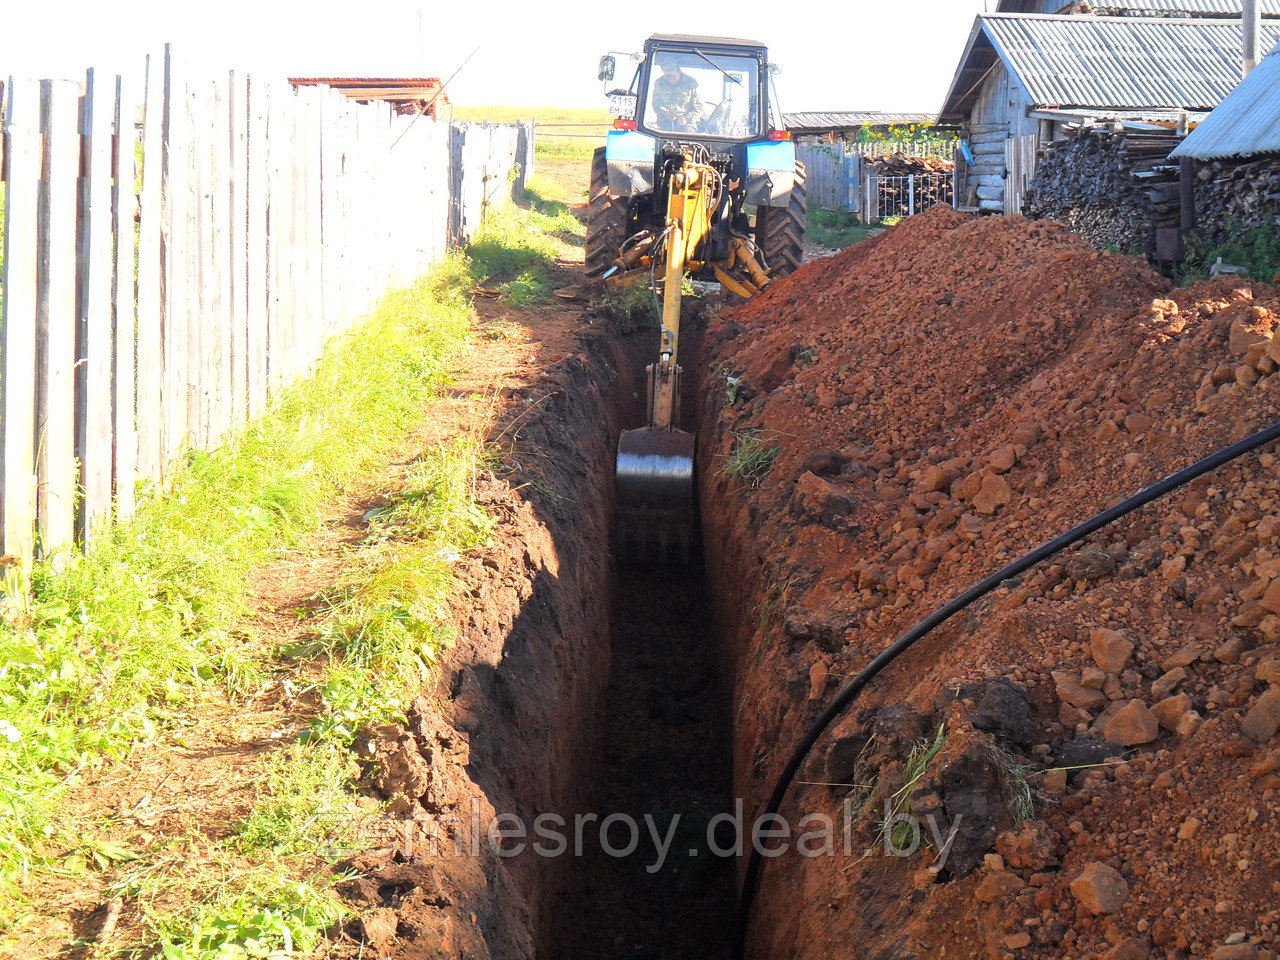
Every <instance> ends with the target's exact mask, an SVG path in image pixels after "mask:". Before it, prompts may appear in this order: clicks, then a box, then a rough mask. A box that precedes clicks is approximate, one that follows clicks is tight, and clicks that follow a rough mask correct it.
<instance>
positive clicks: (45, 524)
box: [36, 80, 80, 554]
mask: <svg viewBox="0 0 1280 960" xmlns="http://www.w3.org/2000/svg"><path fill="white" fill-rule="evenodd" d="M40 101H41V103H40V128H41V134H42V136H43V137H44V169H43V179H42V182H41V186H40V211H39V216H40V223H39V233H38V236H37V239H36V243H37V244H38V250H39V255H38V257H39V264H38V266H39V281H38V282H39V305H38V308H37V317H36V347H37V358H36V381H37V383H36V390H37V396H36V450H37V465H36V473H37V476H38V478H39V489H38V497H37V501H38V502H37V506H36V514H37V517H38V518H39V522H40V543H41V547H42V549H43V550H44V552H45V553H46V554H47V553H51V552H53V551H57V550H60V549H61V548H64V547H67V546H70V545H72V544H74V543H75V536H76V531H75V515H76V513H75V509H76V486H77V477H76V447H75V438H76V426H75V424H76V418H75V363H76V326H77V324H76V192H77V185H78V177H79V176H80V128H79V110H80V86H79V84H77V83H74V82H72V81H69V80H44V81H41V84H40Z"/></svg>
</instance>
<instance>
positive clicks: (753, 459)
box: [724, 430, 781, 489]
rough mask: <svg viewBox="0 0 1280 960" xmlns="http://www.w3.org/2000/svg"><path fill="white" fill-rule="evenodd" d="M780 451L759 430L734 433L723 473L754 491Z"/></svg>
mask: <svg viewBox="0 0 1280 960" xmlns="http://www.w3.org/2000/svg"><path fill="white" fill-rule="evenodd" d="M780 450H781V448H780V447H778V446H777V445H776V444H774V443H772V442H771V440H770V439H768V438H766V437H765V436H764V433H763V432H762V431H760V430H743V431H741V432H737V433H734V435H733V449H732V450H730V451H729V456H728V458H727V459H726V461H725V465H724V472H725V474H727V475H728V476H730V477H732V478H733V479H734V480H737V481H738V482H739V483H743V484H746V485H747V486H748V487H751V488H752V489H755V488H756V487H758V486H760V481H761V480H763V479H764V477H765V474H767V473H768V472H769V469H770V468H771V467H772V466H773V461H774V460H776V459H777V457H778V453H779V451H780Z"/></svg>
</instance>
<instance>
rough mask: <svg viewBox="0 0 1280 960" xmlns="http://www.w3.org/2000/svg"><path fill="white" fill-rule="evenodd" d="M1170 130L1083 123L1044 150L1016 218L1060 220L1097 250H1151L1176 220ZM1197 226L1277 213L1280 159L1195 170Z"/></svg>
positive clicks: (1175, 139) (1252, 221)
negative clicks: (1158, 231)
mask: <svg viewBox="0 0 1280 960" xmlns="http://www.w3.org/2000/svg"><path fill="white" fill-rule="evenodd" d="M1180 141H1181V138H1180V137H1179V136H1178V135H1177V134H1176V133H1174V132H1172V131H1164V130H1159V131H1146V130H1140V131H1139V130H1122V129H1120V128H1118V127H1116V126H1113V125H1111V124H1106V125H1093V124H1083V125H1080V126H1079V127H1076V128H1075V129H1074V130H1073V129H1071V128H1068V136H1067V138H1066V139H1064V140H1059V141H1056V142H1055V143H1054V144H1053V145H1052V146H1051V147H1049V148H1048V149H1047V150H1044V151H1042V153H1041V155H1040V158H1039V161H1038V162H1037V164H1036V172H1035V176H1034V177H1033V178H1032V180H1031V183H1030V185H1029V186H1028V187H1027V193H1026V196H1025V198H1024V199H1023V202H1022V212H1023V214H1024V215H1025V216H1027V217H1033V218H1034V217H1044V218H1047V219H1052V220H1058V221H1060V222H1062V223H1065V224H1066V225H1067V226H1069V227H1071V228H1072V229H1073V230H1075V231H1077V232H1078V233H1080V234H1081V235H1082V236H1084V237H1085V239H1087V240H1088V241H1089V242H1090V243H1092V244H1093V245H1094V246H1097V247H1099V248H1101V247H1106V246H1115V247H1119V248H1120V249H1122V250H1134V251H1139V250H1140V251H1142V252H1144V253H1147V254H1154V252H1155V236H1156V228H1158V227H1176V226H1178V225H1179V224H1180V223H1181V220H1182V205H1181V189H1180V183H1179V171H1178V162H1177V161H1176V160H1173V161H1171V160H1169V159H1168V157H1169V154H1170V153H1171V152H1172V151H1173V149H1174V147H1176V146H1177V145H1178V143H1179V142H1180ZM1195 204H1196V223H1197V226H1198V227H1199V228H1200V229H1202V230H1209V231H1220V230H1223V229H1225V228H1227V227H1228V226H1231V225H1235V224H1243V225H1244V226H1246V227H1248V226H1256V225H1258V224H1260V223H1266V222H1272V221H1273V220H1274V218H1275V217H1276V216H1278V215H1280V160H1277V159H1275V158H1271V159H1266V160H1257V161H1252V162H1247V163H1242V162H1239V161H1232V160H1219V161H1214V162H1212V163H1197V164H1196V184H1195Z"/></svg>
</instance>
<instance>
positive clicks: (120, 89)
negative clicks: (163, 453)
mask: <svg viewBox="0 0 1280 960" xmlns="http://www.w3.org/2000/svg"><path fill="white" fill-rule="evenodd" d="M137 120H138V104H137V100H136V99H135V95H134V92H133V86H132V84H131V83H130V81H129V79H128V78H127V77H123V76H121V77H116V109H115V130H116V148H115V154H114V158H113V162H112V171H111V172H112V181H113V183H112V187H111V211H112V218H111V233H112V241H113V247H114V249H113V251H112V255H113V256H114V258H115V276H114V278H113V283H112V291H111V293H112V322H113V328H112V340H113V345H114V353H113V357H112V371H111V374H112V385H111V401H112V402H111V441H112V458H113V465H114V469H113V477H114V490H115V514H116V516H117V517H118V518H123V517H127V516H129V515H130V514H132V513H133V507H134V484H135V482H136V480H137V456H138V437H137V433H136V425H135V423H134V405H135V398H134V391H135V389H136V385H137V382H138V374H137V367H136V365H135V364H136V362H137V352H136V351H137V330H138V328H137V290H136V288H135V286H134V283H135V280H134V271H135V269H136V263H137V260H136V258H137V253H138V247H137V234H136V233H135V228H134V223H135V222H136V221H135V217H136V214H137V212H138V197H137V194H135V193H134V182H135V179H136V178H137V175H138V167H137V156H138V154H137V146H138V140H137V129H136V124H137Z"/></svg>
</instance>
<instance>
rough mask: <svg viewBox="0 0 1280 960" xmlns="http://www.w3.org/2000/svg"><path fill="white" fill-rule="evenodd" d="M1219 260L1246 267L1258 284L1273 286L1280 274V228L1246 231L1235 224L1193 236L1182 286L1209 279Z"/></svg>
mask: <svg viewBox="0 0 1280 960" xmlns="http://www.w3.org/2000/svg"><path fill="white" fill-rule="evenodd" d="M1219 257H1221V258H1222V262H1223V263H1224V264H1233V265H1235V266H1238V267H1244V268H1245V269H1247V270H1248V271H1249V276H1250V277H1251V278H1253V279H1254V280H1258V281H1261V282H1263V283H1270V282H1271V281H1272V280H1273V279H1274V278H1275V276H1276V275H1277V274H1280V227H1277V226H1276V225H1275V224H1269V225H1262V226H1257V227H1244V226H1242V225H1241V224H1239V223H1233V224H1230V225H1229V226H1228V227H1227V228H1226V229H1225V230H1222V231H1216V232H1213V233H1209V232H1206V231H1196V232H1193V233H1192V234H1191V235H1190V236H1189V237H1188V238H1187V252H1186V257H1185V259H1184V260H1183V261H1182V265H1181V268H1180V269H1179V272H1178V280H1179V282H1180V283H1183V284H1188V283H1194V282H1195V281H1197V280H1205V279H1208V277H1209V275H1210V274H1209V271H1210V268H1212V267H1213V265H1214V263H1216V262H1217V260H1218V258H1219Z"/></svg>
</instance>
